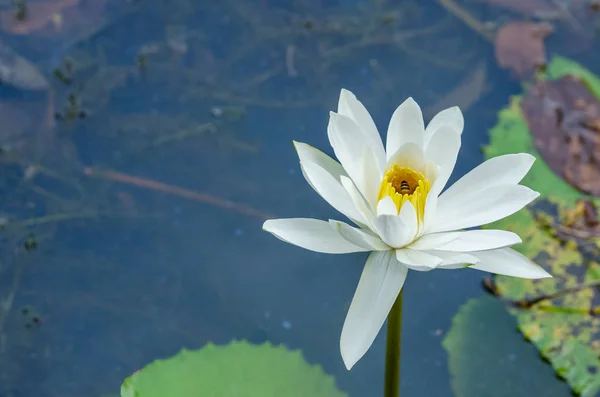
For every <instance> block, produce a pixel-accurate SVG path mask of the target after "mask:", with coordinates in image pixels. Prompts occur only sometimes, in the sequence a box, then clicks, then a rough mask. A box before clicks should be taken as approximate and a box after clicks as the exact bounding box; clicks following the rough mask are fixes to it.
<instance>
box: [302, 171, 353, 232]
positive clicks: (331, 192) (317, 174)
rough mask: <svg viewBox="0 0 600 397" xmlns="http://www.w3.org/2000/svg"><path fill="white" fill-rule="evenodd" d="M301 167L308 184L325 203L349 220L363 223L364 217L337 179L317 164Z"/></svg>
mask: <svg viewBox="0 0 600 397" xmlns="http://www.w3.org/2000/svg"><path fill="white" fill-rule="evenodd" d="M300 167H301V168H302V173H303V174H304V177H305V178H306V180H307V181H308V183H309V184H310V185H311V186H312V187H313V189H315V190H316V191H317V193H319V194H320V195H321V197H323V198H324V199H325V201H327V202H328V203H329V204H330V205H331V206H332V207H333V208H335V209H336V210H338V211H340V212H341V213H342V214H344V215H346V216H347V217H348V218H350V219H352V220H354V221H359V222H360V221H361V219H362V215H361V214H360V212H359V211H358V210H357V209H356V207H354V203H353V202H352V199H351V198H350V196H349V195H348V193H347V192H346V189H344V187H343V186H342V184H341V183H340V182H338V181H337V179H335V178H334V177H333V176H332V175H331V174H330V173H329V172H327V171H326V170H325V169H324V168H321V167H320V166H318V165H317V164H316V163H310V162H309V163H300Z"/></svg>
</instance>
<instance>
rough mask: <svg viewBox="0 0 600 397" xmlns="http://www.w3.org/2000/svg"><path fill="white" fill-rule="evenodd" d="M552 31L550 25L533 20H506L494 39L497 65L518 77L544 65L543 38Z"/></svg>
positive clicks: (527, 74) (525, 76)
mask: <svg viewBox="0 0 600 397" xmlns="http://www.w3.org/2000/svg"><path fill="white" fill-rule="evenodd" d="M550 33H552V25H550V24H548V23H546V22H543V23H533V22H508V23H507V24H505V25H504V26H502V27H501V28H500V30H499V31H498V33H497V34H496V38H495V40H494V46H495V52H496V60H497V61H498V65H500V67H503V68H507V69H510V70H512V72H513V73H514V74H515V75H516V76H517V77H519V78H527V77H530V76H531V73H532V72H533V71H534V70H536V69H538V68H540V67H543V66H545V65H546V49H545V48H544V38H545V37H546V36H548V35H549V34H550Z"/></svg>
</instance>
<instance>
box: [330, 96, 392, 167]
mask: <svg viewBox="0 0 600 397" xmlns="http://www.w3.org/2000/svg"><path fill="white" fill-rule="evenodd" d="M337 112H338V113H339V114H342V115H344V116H347V117H350V118H351V119H352V120H354V122H355V123H356V124H357V125H358V126H359V127H360V128H361V130H362V132H363V134H364V135H365V142H367V144H368V145H369V147H370V148H371V150H372V151H373V153H374V155H375V158H376V159H377V162H378V164H379V167H380V168H383V167H384V166H385V160H386V158H385V149H384V148H383V142H382V141H381V136H380V135H379V131H378V130H377V126H376V125H375V122H373V118H371V115H370V114H369V112H368V111H367V109H366V108H365V107H364V105H363V104H362V103H361V102H360V101H359V100H358V99H356V97H355V96H354V94H353V93H352V92H350V91H348V90H346V89H342V92H341V93H340V99H339V101H338V111H337Z"/></svg>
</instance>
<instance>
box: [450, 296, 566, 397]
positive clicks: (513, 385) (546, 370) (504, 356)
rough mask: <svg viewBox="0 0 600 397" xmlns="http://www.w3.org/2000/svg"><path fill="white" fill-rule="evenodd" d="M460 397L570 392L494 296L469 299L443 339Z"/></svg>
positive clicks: (547, 395) (552, 395) (560, 395)
mask: <svg viewBox="0 0 600 397" xmlns="http://www.w3.org/2000/svg"><path fill="white" fill-rule="evenodd" d="M443 344H444V348H445V349H446V351H447V352H448V363H449V366H450V368H449V369H450V373H451V374H452V389H453V390H454V395H455V396H457V397H482V396H485V397H505V396H544V397H563V396H566V395H568V393H569V390H568V387H567V386H566V385H565V384H564V383H562V382H560V381H559V380H558V379H557V378H556V377H555V376H554V374H553V371H552V368H551V367H550V366H549V365H548V364H547V363H545V362H543V361H542V360H540V358H539V354H538V353H537V351H536V350H535V347H533V346H531V345H530V344H528V343H527V342H525V341H524V340H523V337H522V336H521V335H519V332H518V330H517V325H516V323H515V319H514V318H513V317H512V316H511V315H510V314H508V313H507V312H506V310H505V304H504V303H502V302H500V301H498V300H497V299H494V298H492V297H490V296H482V297H480V298H476V299H471V300H470V301H468V302H467V303H465V304H464V305H463V306H462V307H461V308H460V310H459V312H458V313H457V314H456V316H454V318H453V319H452V327H451V328H450V331H449V332H448V334H447V335H446V337H445V338H444V342H443Z"/></svg>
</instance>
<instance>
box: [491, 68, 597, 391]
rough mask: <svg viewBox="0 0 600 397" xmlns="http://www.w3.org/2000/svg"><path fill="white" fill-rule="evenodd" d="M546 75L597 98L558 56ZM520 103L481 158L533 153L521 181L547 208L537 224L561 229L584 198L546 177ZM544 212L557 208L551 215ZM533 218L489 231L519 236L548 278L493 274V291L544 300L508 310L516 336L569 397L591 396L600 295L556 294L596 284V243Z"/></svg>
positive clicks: (590, 78)
mask: <svg viewBox="0 0 600 397" xmlns="http://www.w3.org/2000/svg"><path fill="white" fill-rule="evenodd" d="M548 72H549V73H548V75H549V76H548V77H549V78H550V79H560V78H562V77H564V76H565V75H567V74H568V75H572V76H577V77H579V78H580V79H581V80H582V81H583V83H584V84H585V86H587V87H588V88H589V89H590V90H591V92H592V93H593V94H594V96H596V97H600V84H599V81H600V80H598V79H597V77H595V76H594V75H593V74H592V73H591V72H589V71H587V70H585V69H584V68H582V67H581V66H579V65H578V64H577V63H575V62H572V61H569V60H567V59H565V58H558V57H557V58H555V59H553V61H552V62H551V63H550V65H549V67H548ZM569 79H572V77H570V78H569ZM520 103H521V98H519V97H516V98H513V100H512V101H511V105H510V106H509V107H507V108H506V109H503V110H502V111H501V112H500V114H499V120H498V124H497V125H496V126H495V127H494V128H493V129H492V130H491V131H490V144H489V146H488V147H487V148H486V150H485V152H486V156H488V157H493V156H498V155H502V154H505V153H514V152H529V153H531V154H533V155H535V156H536V157H537V158H538V160H537V161H536V163H535V165H534V167H533V168H532V170H531V172H530V173H529V174H528V175H527V177H526V178H525V179H524V181H523V183H524V184H525V185H528V186H530V187H531V188H533V189H535V190H537V191H539V192H540V193H541V194H542V198H545V199H546V201H547V202H551V203H553V205H551V206H548V205H546V207H547V208H546V209H547V210H548V213H546V214H544V216H542V217H541V218H543V219H546V220H550V222H554V223H557V224H560V222H561V220H559V219H558V218H559V216H558V214H557V212H558V213H563V214H564V213H567V211H568V210H570V209H573V208H577V207H576V206H577V204H576V203H577V202H578V200H582V199H585V198H586V197H585V196H584V195H582V194H581V192H580V191H578V190H576V189H575V188H573V187H572V186H571V185H569V184H568V183H566V182H565V181H564V180H563V179H562V178H561V177H560V176H559V175H557V174H556V173H555V172H553V171H552V170H551V169H550V167H549V165H548V164H547V163H545V162H544V161H543V160H545V159H546V157H545V156H543V157H542V158H540V155H539V153H538V151H537V150H536V146H537V145H535V144H534V142H533V137H534V136H535V137H536V138H537V136H536V134H535V133H533V132H532V133H530V131H529V129H528V126H527V123H526V121H525V117H524V116H523V114H522V112H521V108H520ZM540 117H542V116H541V115H540ZM546 139H547V138H546ZM563 147H564V145H563ZM542 205H543V201H542ZM548 207H556V208H558V211H554V210H553V209H552V208H548ZM536 218H538V217H536V216H535V214H534V210H533V209H531V208H530V209H527V210H524V211H521V212H519V213H517V214H515V215H513V216H511V217H509V218H507V219H504V220H501V221H499V222H496V223H495V224H493V225H490V227H491V228H502V229H508V230H512V231H514V232H516V233H518V234H519V235H520V236H521V237H522V238H523V244H520V245H519V246H517V247H516V249H517V250H519V251H520V252H522V253H523V254H525V255H527V256H528V257H530V258H531V259H533V260H535V261H536V262H538V263H539V264H540V265H542V266H543V267H544V268H545V269H546V270H547V271H549V272H550V273H551V274H552V275H553V276H554V278H552V279H544V280H524V279H518V278H512V277H505V276H497V277H496V278H495V281H496V287H497V290H498V292H499V293H500V294H501V295H502V296H504V297H505V298H508V299H511V300H515V301H518V300H522V299H530V300H531V299H532V298H539V297H543V296H550V297H551V299H541V300H539V302H538V303H536V304H534V305H531V307H521V308H520V307H513V308H511V313H513V314H514V315H515V316H516V317H517V320H518V323H519V329H520V330H521V332H522V333H523V335H525V337H527V338H528V339H529V340H531V341H532V342H533V343H534V344H535V346H536V347H537V348H538V349H539V351H540V353H541V354H542V355H543V356H544V357H545V358H547V359H548V360H549V361H550V362H551V364H552V366H553V367H554V368H555V370H556V372H557V374H558V375H559V376H561V377H563V378H564V379H566V380H567V382H568V383H569V385H570V386H571V388H572V389H573V390H574V391H575V392H576V393H578V394H581V395H583V396H593V395H595V393H596V392H598V391H599V390H600V375H599V374H600V316H598V315H597V314H593V310H592V309H593V308H595V307H598V305H600V290H599V289H598V288H597V287H595V288H582V289H578V290H576V291H573V292H570V293H565V294H564V295H559V294H555V293H556V292H558V291H562V290H564V289H565V288H570V287H574V286H577V285H580V284H581V283H589V282H594V281H598V280H600V264H598V263H597V262H596V260H597V258H598V256H599V255H598V247H600V240H598V238H597V237H594V236H590V238H587V239H585V240H582V239H580V238H577V237H571V238H570V239H569V240H568V241H565V240H564V238H559V237H560V236H558V233H557V232H556V230H553V229H552V227H550V228H549V227H548V222H542V223H541V222H538V221H537V220H536ZM563 220H564V219H563ZM592 223H593V222H592Z"/></svg>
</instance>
